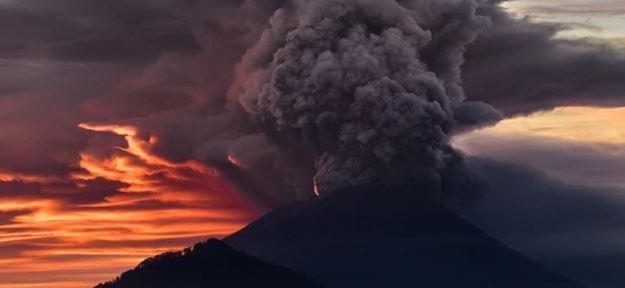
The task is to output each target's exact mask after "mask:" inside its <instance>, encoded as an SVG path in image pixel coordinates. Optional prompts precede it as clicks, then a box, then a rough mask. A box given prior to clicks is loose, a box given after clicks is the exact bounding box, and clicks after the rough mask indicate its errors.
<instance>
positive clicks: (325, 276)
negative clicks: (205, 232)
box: [100, 188, 583, 288]
mask: <svg viewBox="0 0 625 288" xmlns="http://www.w3.org/2000/svg"><path fill="white" fill-rule="evenodd" d="M224 242H225V243H227V244H228V245H229V246H231V247H233V248H235V249H238V250H239V251H241V252H243V253H246V254H249V255H252V256H254V257H258V258H260V259H263V260H264V261H268V262H270V263H275V264H277V265H280V266H282V267H286V268H288V269H292V270H293V271H297V273H294V272H292V271H290V270H287V269H284V270H278V271H282V272H283V273H282V274H280V273H274V274H271V276H267V275H266V277H265V278H263V279H265V280H267V277H269V278H271V277H285V279H287V278H288V279H290V280H289V281H303V280H302V279H307V278H301V277H304V276H299V277H300V278H298V277H295V276H293V275H301V274H299V273H302V274H303V275H306V276H309V277H312V278H313V279H315V280H318V281H320V282H321V283H323V285H324V287H327V288H346V287H359V288H367V287H393V288H402V287H406V288H408V287H443V288H447V287H450V288H451V287H463V288H467V287H475V288H478V287H479V288H484V287H497V288H499V287H506V288H521V287H523V288H583V286H581V285H578V284H576V283H574V282H572V281H570V280H568V279H566V278H563V277H562V276H560V275H558V274H557V273H554V272H552V271H549V270H548V269H546V268H544V267H543V266H541V265H539V264H538V263H536V262H534V261H532V260H530V259H528V258H526V257H524V256H522V255H521V254H519V253H517V252H515V251H513V250H511V249H509V248H507V247H506V246H504V245H503V244H501V243H500V242H498V241H497V240H495V239H494V238H492V237H490V236H488V235H487V234H485V233H484V232H482V231H481V230H479V229H478V228H476V227H475V226H473V225H472V224H470V223H468V222H467V221H465V220H464V219H462V218H460V217H459V216H457V215H456V214H454V213H453V212H451V211H449V210H448V209H447V208H445V207H444V206H442V205H441V204H439V203H438V202H437V201H435V200H431V199H430V198H429V197H424V196H420V195H419V194H417V193H414V192H411V191H376V190H372V189H359V188H350V189H346V190H344V191H339V192H335V193H333V194H331V195H329V196H327V197H323V198H321V199H317V200H314V201H309V202H302V203H296V204H292V205H288V206H285V207H282V208H278V209H276V210H274V211H272V212H270V213H268V214H267V215H265V216H264V217H262V218H260V219H259V220H257V221H255V222H253V223H251V224H250V225H248V226H247V227H245V228H244V229H242V230H240V231H239V232H236V233H234V234H233V235H231V236H229V237H227V238H226V239H224ZM213 246H214V245H213ZM217 246H219V247H222V249H219V250H225V251H229V252H228V253H225V254H224V253H221V252H220V253H214V249H213V250H211V249H193V251H195V252H194V253H195V254H196V258H197V257H200V258H201V259H204V261H199V262H198V261H195V262H192V261H190V259H188V260H185V259H184V258H177V259H178V261H179V262H178V264H177V265H182V266H177V267H183V268H176V271H189V270H193V271H196V272H194V273H199V274H198V275H202V273H205V274H206V275H215V271H216V270H215V269H216V268H215V267H220V268H219V269H220V270H219V271H222V272H219V273H217V275H223V274H222V273H226V274H229V273H236V274H237V275H238V276H237V277H230V278H226V280H227V281H231V282H230V283H228V282H227V281H225V282H224V281H222V280H224V279H221V278H220V279H221V280H220V281H218V282H217V283H216V282H215V278H212V276H211V277H203V278H202V279H205V281H206V282H205V283H204V286H197V287H252V286H256V287H282V286H273V285H270V284H268V285H269V286H263V284H262V283H259V282H257V284H256V285H252V284H249V283H252V282H249V283H248V284H245V283H244V284H241V283H242V282H236V281H241V279H254V278H255V277H257V275H261V274H263V273H265V272H263V271H275V269H273V270H267V267H265V266H264V265H255V266H250V265H248V264H244V263H245V262H246V261H249V259H256V258H254V257H250V256H247V255H246V254H243V253H241V252H237V251H234V250H231V249H232V248H230V247H228V246H227V245H225V244H223V243H221V244H220V245H217ZM196 247H197V246H196ZM225 247H227V248H225ZM211 251H213V252H211ZM183 254H184V253H183ZM198 255H199V256H198ZM243 255H245V256H243ZM168 258H170V257H164V258H163V257H161V258H156V259H154V260H152V261H149V262H148V263H149V265H150V266H152V267H161V266H162V265H164V262H165V261H168V262H171V261H169V260H168ZM237 259H238V260H237ZM241 259H247V260H246V261H243V262H241V261H239V260H241ZM253 261H254V263H256V264H258V263H261V262H260V260H253ZM242 263H243V264H242ZM262 263H264V262H262ZM170 264H171V263H170ZM224 265H225V266H224ZM238 265H243V266H238ZM266 265H270V267H278V266H275V265H273V264H266ZM143 267H144V269H139V268H141V266H140V267H139V268H138V269H136V270H135V271H131V272H132V273H134V277H135V278H134V279H150V280H149V281H151V282H150V283H163V281H165V280H166V281H169V282H170V283H173V282H172V281H174V282H175V281H177V282H175V283H185V282H184V281H181V280H180V279H182V278H183V277H188V273H187V272H182V273H180V275H177V276H176V275H173V276H172V275H171V274H172V273H154V271H153V270H154V269H145V267H146V265H143ZM170 267H172V268H173V267H176V266H170ZM241 267H246V268H245V269H241ZM150 271H151V272H150ZM202 271H204V272H202ZM224 271H225V272H224ZM149 273H151V274H149ZM124 275H126V278H128V277H127V276H128V275H129V274H128V272H127V273H126V274H124ZM138 275H141V276H143V277H139V276H138ZM165 275H168V276H165ZM166 277H168V278H167V279H165V278H166ZM172 277H173V278H174V279H175V278H180V279H177V280H172ZM198 277H199V276H198ZM293 277H295V278H293ZM121 279H122V280H123V279H124V276H122V277H121ZM285 279H278V280H281V281H282V280H285ZM294 279H295V280H294ZM269 280H271V279H269ZM270 282H271V281H270ZM279 282H280V281H279ZM118 283H121V282H119V280H118ZM126 283H131V282H126ZM267 283H269V282H267ZM280 283H284V281H282V282H280ZM301 283H302V284H297V285H295V286H292V287H319V286H315V285H316V284H315V283H316V282H315V281H312V280H309V281H308V282H306V281H303V282H301ZM146 285H147V286H146ZM305 285H309V286H305ZM100 287H101V288H104V287H106V288H109V287H111V288H112V287H127V288H135V287H157V286H150V284H149V283H147V282H145V283H142V282H140V281H139V282H133V284H131V285H130V284H126V285H117V286H115V285H112V286H111V285H109V286H100ZM158 287H161V286H158ZM162 287H191V286H162ZM192 287H196V286H192Z"/></svg>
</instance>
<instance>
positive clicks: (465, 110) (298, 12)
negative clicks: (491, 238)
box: [228, 0, 501, 194]
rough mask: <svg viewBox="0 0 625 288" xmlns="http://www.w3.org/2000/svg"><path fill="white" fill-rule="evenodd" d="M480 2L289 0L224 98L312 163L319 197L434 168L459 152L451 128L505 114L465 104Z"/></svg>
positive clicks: (413, 177)
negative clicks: (467, 63) (464, 76)
mask: <svg viewBox="0 0 625 288" xmlns="http://www.w3.org/2000/svg"><path fill="white" fill-rule="evenodd" d="M476 8H477V4H476V3H475V2H474V1H470V0H467V1H454V0H448V1H423V0H414V1H394V0H383V1H380V0H339V1H337V0H316V1H310V0H306V1H305V0H302V1H290V2H288V3H286V4H285V5H283V7H282V8H280V9H278V10H276V12H275V13H274V14H273V16H272V17H271V20H270V23H269V25H268V27H267V28H266V30H265V31H264V32H263V33H262V36H260V38H259V41H258V42H257V43H256V44H255V45H253V46H252V47H251V48H249V49H248V50H247V52H246V53H245V55H244V56H243V58H242V60H241V62H240V63H239V64H238V65H237V68H236V71H235V79H234V82H233V83H232V85H231V87H230V89H229V93H228V94H229V95H228V97H229V99H230V100H231V102H235V103H238V104H240V106H241V107H243V109H244V110H245V112H247V113H249V114H250V115H252V117H253V118H254V119H257V120H258V121H259V122H260V123H262V125H263V126H264V127H265V129H266V131H267V135H269V137H268V138H269V139H270V141H272V142H274V143H278V146H279V147H280V148H281V150H282V151H288V152H285V153H296V154H297V155H296V156H294V157H292V158H294V160H291V161H292V162H296V163H297V162H298V161H301V162H300V163H305V162H308V161H310V162H311V163H312V165H314V182H315V184H316V188H317V190H318V192H319V193H321V194H323V193H328V192H331V191H333V190H336V189H339V188H341V187H344V186H353V185H369V184H373V183H385V182H392V183H397V181H400V182H403V181H420V180H419V179H420V178H423V177H431V176H436V174H437V173H438V171H441V170H442V169H445V167H446V166H448V165H449V164H450V163H451V162H453V161H454V159H456V158H457V157H456V156H457V155H456V154H455V152H454V151H453V149H451V148H450V146H449V144H448V136H449V134H450V132H451V130H452V128H453V127H457V126H459V125H462V124H467V125H476V124H478V125H479V124H480V123H483V122H489V121H496V120H498V119H499V118H500V117H501V115H500V114H499V113H498V112H497V111H496V110H495V109H493V108H492V107H491V106H489V105H487V104H483V103H478V102H465V101H464V100H465V97H464V92H463V89H462V80H461V76H460V74H461V73H460V67H461V65H462V64H463V62H464V59H463V52H464V49H465V45H467V44H468V43H470V42H471V41H473V40H474V38H475V37H476V35H477V34H478V33H479V32H480V31H481V30H482V29H483V28H485V27H486V26H487V25H489V20H488V19H487V18H484V17H481V16H477V15H476V13H475V11H476ZM459 115H460V116H461V117H457V116H459ZM474 115H477V116H474ZM455 116H456V117H455ZM476 117H477V118H479V119H476ZM293 151H295V152H293ZM311 185H312V184H311Z"/></svg>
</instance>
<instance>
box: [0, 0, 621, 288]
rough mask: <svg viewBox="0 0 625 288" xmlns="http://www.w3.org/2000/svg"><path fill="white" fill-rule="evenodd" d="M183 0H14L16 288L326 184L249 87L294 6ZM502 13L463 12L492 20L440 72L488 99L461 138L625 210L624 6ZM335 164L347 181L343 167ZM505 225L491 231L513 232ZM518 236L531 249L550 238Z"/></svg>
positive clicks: (2, 80)
mask: <svg viewBox="0 0 625 288" xmlns="http://www.w3.org/2000/svg"><path fill="white" fill-rule="evenodd" d="M182 2H183V1H168V0H156V1H125V0H110V1H95V0H94V1H84V0H60V1H54V5H53V4H51V3H50V1H46V0H0V133H2V134H1V135H2V137H0V288H9V287H11V288H26V287H29V288H31V287H33V288H34V287H46V288H60V287H63V288H73V287H90V286H92V285H93V284H96V283H98V282H101V281H105V280H108V279H111V278H113V277H114V276H116V275H118V274H119V273H120V272H122V271H125V270H127V269H129V268H132V267H133V266H135V265H136V264H138V263H139V262H140V261H141V260H142V259H145V258H146V257H149V256H152V255H155V254H157V253H160V252H163V251H170V250H175V249H180V248H182V247H187V246H189V245H192V244H193V243H195V242H198V241H200V240H204V239H206V238H208V237H223V236H226V235H228V234H230V233H232V232H234V231H236V230H238V229H240V228H242V227H243V226H245V225H246V224H248V223H249V222H250V221H252V220H253V219H255V218H257V217H258V216H259V215H261V214H262V213H264V212H266V211H267V210H269V209H271V208H273V207H276V206H278V205H280V204H283V203H288V202H292V201H296V200H307V199H311V198H315V197H317V196H316V195H315V192H319V191H315V189H314V188H313V185H314V184H326V183H325V182H323V181H320V183H317V179H322V178H315V180H313V179H312V178H313V174H314V171H310V170H311V169H312V168H311V167H309V166H313V165H305V164H310V163H308V162H309V159H308V158H307V157H304V156H302V157H299V158H298V157H292V155H293V154H295V155H309V154H314V153H315V151H313V152H311V151H309V150H315V149H308V147H305V148H292V149H290V150H289V149H283V146H284V145H285V144H284V143H282V142H280V143H278V144H275V143H274V142H276V141H272V140H275V139H273V138H271V137H272V135H271V133H264V130H262V129H261V128H262V127H261V128H259V127H258V126H259V125H258V124H257V123H255V122H254V121H252V120H249V118H254V116H255V114H254V113H255V112H257V111H254V110H255V109H257V108H258V107H253V105H252V106H248V105H250V103H248V102H246V101H247V98H245V97H244V96H249V95H245V93H246V91H248V90H250V89H251V90H252V91H254V89H255V88H258V87H255V86H254V85H255V83H256V82H257V81H260V80H266V79H265V78H263V77H264V74H263V73H265V72H266V70H268V69H257V67H255V66H254V65H258V62H263V60H262V59H263V55H264V53H267V51H273V50H271V49H273V48H274V47H273V46H272V45H264V44H266V43H270V44H271V43H274V42H272V41H274V40H275V39H273V38H272V37H277V36H275V35H280V33H282V31H281V30H280V29H278V28H279V27H281V26H280V24H282V23H281V22H280V21H281V19H282V18H281V17H282V15H281V14H280V13H278V14H277V15H278V16H276V17H274V18H271V20H270V17H271V16H272V15H273V14H274V11H275V10H276V7H279V6H280V5H282V2H283V1H255V0H247V1H229V2H228V3H226V4H224V3H220V1H212V0H198V1H189V3H186V2H185V3H182ZM382 2H384V1H382ZM449 2H453V1H449ZM501 5H502V7H503V10H501V9H500V8H498V7H497V6H496V5H493V4H491V3H490V2H488V1H485V2H484V4H481V6H480V8H478V9H477V12H475V13H478V14H480V15H482V16H487V17H488V18H489V19H491V20H490V21H486V20H484V18H479V17H477V18H476V17H464V18H462V17H461V18H462V19H463V20H462V21H474V20H475V21H474V22H470V24H471V25H468V26H467V27H471V29H473V30H471V31H464V30H462V31H460V32H458V33H457V35H461V36H459V38H461V39H463V40H462V41H460V42H462V43H461V44H462V45H464V44H467V46H466V49H464V46H462V47H461V49H458V51H465V50H466V53H465V54H464V59H462V61H458V57H455V56H456V55H455V54H453V53H452V54H453V56H452V57H450V58H449V59H443V58H441V59H435V60H440V61H434V60H433V61H431V62H429V63H427V64H428V65H429V66H432V67H435V68H432V69H435V70H436V69H438V71H437V72H438V74H441V75H444V76H440V77H441V78H444V80H445V81H442V82H447V84H446V86H445V87H444V89H447V90H449V91H454V92H453V93H452V92H449V94H450V95H451V94H453V95H451V96H453V97H450V98H451V99H452V100H450V102H453V101H456V99H461V98H463V97H465V95H464V94H465V93H466V98H467V99H468V100H470V101H472V102H471V103H473V104H468V105H464V106H463V105H460V106H459V107H460V108H458V109H457V110H456V111H455V116H454V117H456V120H457V122H459V123H458V124H459V125H458V126H459V127H458V129H457V131H458V132H456V133H455V134H454V136H453V137H452V140H451V143H452V145H453V147H455V148H456V149H458V150H460V151H461V152H462V153H463V154H464V155H466V156H467V157H485V158H489V159H493V160H495V161H502V162H506V163H514V164H515V165H523V166H524V167H529V168H531V169H534V170H537V171H541V173H545V174H546V175H547V177H549V179H555V180H554V181H560V182H563V183H567V185H573V186H574V187H581V186H588V185H591V186H596V187H604V188H605V189H603V188H601V189H603V190H601V189H598V190H597V192H596V193H597V194H601V193H603V194H601V195H604V196H605V197H607V198H609V199H612V200H613V201H612V202H611V205H613V206H610V207H616V208H610V209H621V208H625V203H624V204H622V205H623V206H620V205H621V204H620V203H621V202H619V201H621V199H620V198H621V197H622V194H620V193H621V192H623V193H625V190H624V189H625V181H624V180H623V179H625V174H624V173H625V172H623V171H625V169H623V168H625V164H623V163H625V161H623V160H625V149H624V148H623V147H625V146H623V144H625V124H624V123H625V121H624V120H625V78H624V77H625V56H624V55H625V52H624V50H623V49H625V48H624V47H625V44H623V43H624V42H623V41H624V40H623V39H625V28H624V27H625V4H624V3H623V2H622V1H608V0H605V1H603V0H602V1H598V0H592V1H591V0H576V1H572V0H566V1H565V0H545V1H534V0H517V1H509V2H504V3H503V4H501ZM463 7H464V6H463ZM438 8H440V9H443V8H441V7H438ZM415 9H416V8H415ZM463 9H465V10H463V11H469V12H470V11H473V10H472V9H473V8H467V7H464V8H463ZM434 10H436V9H434ZM504 11H505V12H504ZM454 13H457V14H459V15H464V14H463V13H461V12H457V11H454ZM471 13H472V12H471ZM506 13H510V14H506ZM426 14H427V13H426ZM434 14H435V13H434ZM424 15H425V14H424ZM454 15H455V14H454ZM420 16H422V15H420ZM423 17H424V19H425V18H428V17H432V18H433V20H432V19H428V20H431V21H433V23H437V22H436V21H438V20H437V19H436V17H435V16H432V15H425V16H423ZM467 19H468V20H467ZM476 19H478V20H476ZM479 19H482V20H479ZM270 21H272V22H271V23H272V24H271V25H272V27H274V28H275V30H271V29H269V30H265V28H266V27H267V23H269V22H270ZM425 22H427V21H425ZM487 22H489V23H490V24H487ZM491 22H492V23H491ZM423 25H427V24H423ZM434 26H436V25H432V27H434ZM460 26H461V27H463V26H462V25H460ZM276 27H277V28H276ZM454 27H458V25H455V26H454ZM432 29H434V28H432ZM477 30H480V34H478V35H479V36H476V37H477V38H476V39H472V38H473V34H472V33H473V32H475V31H477ZM263 31H264V33H263ZM435 34H436V33H435ZM424 35H425V34H424ZM391 36H392V35H391ZM391 36H389V37H391ZM454 36H456V34H454ZM449 38H452V37H451V36H450V37H449ZM445 39H446V38H445V37H442V38H440V39H438V40H440V41H438V42H436V41H435V42H436V43H439V44H440V45H446V44H448V42H446V41H445ZM467 39H468V40H467ZM418 40H419V41H422V39H418ZM472 40H474V41H472ZM464 42H471V43H464ZM441 43H442V44H441ZM449 43H451V44H449V45H450V47H452V49H450V50H449V51H455V50H454V49H455V48H457V47H456V46H455V45H459V44H458V43H456V42H454V41H450V42H449ZM274 46H275V45H274ZM436 50H437V49H431V50H430V51H425V52H424V53H423V54H424V55H430V56H432V55H433V56H432V57H434V58H436V57H435V56H437V55H436V53H435V52H433V51H436ZM441 50H444V51H448V50H446V49H441ZM408 55H412V54H408ZM461 56H462V55H461ZM460 58H462V57H460ZM259 59H260V60H259ZM450 59H451V60H450ZM265 61H266V60H265ZM354 62H356V61H354ZM448 62H449V63H451V64H449V63H448ZM460 62H462V63H460ZM460 64H462V75H461V76H462V77H461V78H462V79H464V83H462V87H463V88H464V91H463V92H462V93H461V92H458V91H457V90H456V88H457V87H455V86H454V85H456V84H458V83H456V82H458V81H457V79H456V78H458V77H459V75H457V74H458V73H456V72H454V71H455V66H454V65H460ZM366 66H367V65H362V67H366ZM417 66H418V65H417ZM426 66H427V65H426ZM439 66H440V67H439ZM447 66H451V68H450V69H448V68H449V67H447ZM324 67H327V66H324ZM419 67H420V66H419ZM419 69H422V68H421V67H420V68H419ZM331 72H332V71H330V70H329V72H328V73H331ZM320 74H322V75H323V74H324V73H320ZM329 75H332V74H329ZM259 79H260V80H259ZM319 79H321V80H320V81H323V80H324V79H325V78H323V77H320V78H319ZM326 80H327V79H326ZM261 82H262V81H261ZM233 83H234V84H233ZM250 87H251V88H250ZM246 89H247V90H246ZM441 89H442V88H441ZM391 90H392V89H391ZM439 90H440V89H439ZM239 92H240V93H239ZM237 93H239V94H241V95H243V96H239V94H237ZM234 98H236V99H234ZM458 101H461V100H458ZM473 101H475V102H473ZM478 102H479V103H482V102H483V103H486V104H475V103H478ZM272 104H275V103H272ZM298 104H299V105H302V106H304V107H305V106H306V105H307V104H309V103H302V102H299V103H298ZM450 105H451V104H450ZM232 106H236V108H231V107H232ZM239 106H243V108H242V109H240V107H239ZM283 106H284V105H283ZM286 106H288V105H286ZM294 106H295V105H294ZM223 107H227V108H223ZM276 107H282V106H280V103H277V104H276ZM272 108H275V107H272ZM276 109H277V108H276ZM450 109H451V108H450ZM250 110H252V112H251V113H250ZM399 110H401V109H399ZM224 111H227V113H226V112H224ZM232 111H234V112H232ZM271 111H273V112H275V109H273V110H271ZM419 111H420V110H419ZM281 112H282V111H281ZM281 112H275V113H274V115H272V116H276V115H277V116H276V117H281V116H283V115H284V114H286V115H290V114H289V113H284V114H282V113H281ZM250 115H252V116H250ZM363 117H364V116H363ZM357 119H360V118H357ZM281 120H284V121H287V120H289V119H286V120H285V119H281ZM500 120H501V121H500ZM295 122H297V121H295ZM441 126H444V125H441ZM411 127H412V126H408V128H411ZM405 131H411V130H409V129H408V130H405ZM405 131H404V132H405ZM400 132H402V131H400ZM268 135H269V136H268ZM360 136H362V135H359V137H360ZM369 136H370V135H369ZM369 136H368V137H369ZM394 136H396V135H394ZM411 136H413V135H411ZM419 136H421V135H415V136H414V137H416V138H419ZM370 137H372V138H373V137H374V136H370ZM356 138H358V137H356ZM419 139H420V138H419ZM282 140H284V139H282ZM305 140H306V139H304V141H302V142H306V141H305ZM357 140H358V141H360V140H361V138H358V139H357ZM297 141H298V140H293V139H292V138H288V139H287V140H284V142H285V143H287V142H288V143H291V142H297ZM278 142H279V141H278ZM385 144H386V143H382V144H381V145H382V147H383V148H384V149H386V148H387V147H386V146H383V145H385ZM349 147H352V146H349ZM375 148H376V149H377V148H379V147H378V146H376V147H375ZM384 149H383V150H384ZM284 150H289V153H286V152H284ZM291 150H293V151H295V152H296V153H295V152H294V153H290V152H293V151H291ZM376 151H378V150H376ZM409 151H412V150H409ZM384 152H388V151H386V150H385V151H384ZM330 156H336V155H330ZM339 156H340V155H339ZM328 158H330V160H329V161H328V162H327V163H322V164H327V165H326V166H323V167H326V168H328V167H329V168H328V170H330V172H337V171H335V170H332V169H334V168H336V167H334V166H332V165H331V164H336V162H332V161H333V160H336V159H338V158H340V157H328ZM346 162H349V161H346ZM294 163H295V164H294ZM301 163H305V164H301ZM317 163H319V162H317ZM328 163H329V164H328ZM335 166H341V165H335ZM336 169H338V172H343V171H341V170H340V169H339V168H336ZM338 172H337V174H340V173H338ZM328 174H331V175H334V174H332V173H328ZM317 175H319V174H317ZM350 180H354V179H351V178H350ZM356 180H359V179H356ZM356 180H354V181H356ZM330 184H332V183H330ZM328 185H329V184H328ZM573 186H571V187H573ZM317 188H319V187H317ZM321 188H323V187H321ZM321 188H319V189H321ZM576 189H577V188H576ZM580 189H581V188H580ZM322 190H323V189H322ZM589 203H590V202H589ZM593 203H594V202H593ZM571 207H573V205H571ZM598 207H599V206H598ZM601 207H603V206H601ZM493 213H495V212H493ZM476 219H477V218H476ZM478 220H479V219H478ZM478 220H476V221H478ZM513 220H514V219H513ZM478 222H479V221H478ZM495 224H496V223H495ZM495 224H493V223H487V222H485V223H483V225H484V227H486V228H485V229H491V230H490V232H492V233H499V232H498V231H500V230H498V229H499V227H497V226H496V225H495ZM489 225H490V226H489ZM609 228H610V229H614V227H609ZM502 231H503V230H502ZM504 232H505V231H504ZM504 232H501V233H502V234H500V235H503V236H502V237H503V238H505V239H508V240H509V241H510V242H509V243H510V244H511V245H513V246H514V245H516V246H515V248H517V247H518V248H519V249H525V250H523V251H524V252H525V251H528V252H530V253H531V252H532V251H534V250H541V249H542V250H541V251H543V250H550V247H552V246H549V245H548V244H550V243H551V242H549V241H546V242H540V241H534V240H536V239H537V238H532V239H530V240H532V241H534V242H531V241H530V240H527V241H526V240H523V241H521V240H519V241H517V240H515V239H516V238H506V235H507V234H505V233H504ZM513 232H514V231H513ZM567 232H569V231H564V232H563V233H567ZM609 232H610V233H612V234H610V235H613V234H615V233H616V232H618V233H620V232H622V230H610V231H609ZM613 232H614V233H613ZM588 233H591V232H588ZM606 233H607V232H606ZM597 235H599V236H597V237H601V236H603V235H605V234H600V233H597ZM539 236H541V237H544V236H545V235H539ZM582 236H584V237H586V236H587V235H582ZM580 237H581V236H580ZM604 238H605V237H604ZM580 239H581V238H580ZM595 240H596V239H595V238H592V241H595ZM515 241H516V242H515ZM597 241H598V240H597ZM615 242H617V241H615ZM597 243H603V242H597ZM541 245H542V246H541ZM602 245H603V244H602ZM610 245H612V246H610ZM610 245H607V244H605V247H616V248H614V249H617V248H618V249H620V248H619V247H618V245H617V244H614V243H612V244H610ZM537 247H538V248H537ZM545 247H547V248H545ZM533 249H534V250H533ZM606 249H607V248H606ZM621 250H622V249H621ZM619 252H620V250H619ZM540 253H542V252H540V251H539V252H536V253H535V254H533V255H535V256H536V257H537V258H540V257H541V255H542V254H540ZM602 253H603V252H602ZM554 265H555V264H554ZM556 266H557V265H556ZM556 268H557V267H556Z"/></svg>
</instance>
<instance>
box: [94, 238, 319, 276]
mask: <svg viewBox="0 0 625 288" xmlns="http://www.w3.org/2000/svg"><path fill="white" fill-rule="evenodd" d="M196 287H197V288H200V287H202V288H243V287H272V288H281V287H284V288H293V287H298V288H321V287H323V285H321V284H320V283H319V282H317V281H315V280H312V279H310V278H308V277H306V276H304V275H301V274H298V273H296V272H293V271H291V270H289V269H286V268H283V267H280V266H277V265H273V264H269V263H266V262H264V261H262V260H260V259H258V258H255V257H252V256H249V255H246V254H244V253H241V252H239V251H237V250H234V249H232V248H231V247H230V246H228V245H226V244H225V243H223V242H222V241H219V240H216V239H211V240H207V241H205V242H202V243H199V244H196V245H195V246H193V247H192V248H187V249H185V250H183V251H178V252H169V253H164V254H161V255H158V256H155V257H152V258H149V259H147V260H145V261H143V262H142V263H141V264H139V265H138V266H137V267H136V268H135V269H133V270H130V271H127V272H125V273H123V274H122V275H121V276H119V277H118V278H117V279H115V280H113V281H111V282H107V283H102V284H99V285H97V286H95V288H196Z"/></svg>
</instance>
